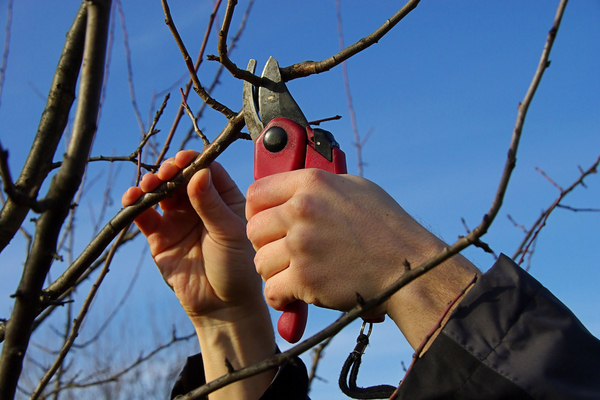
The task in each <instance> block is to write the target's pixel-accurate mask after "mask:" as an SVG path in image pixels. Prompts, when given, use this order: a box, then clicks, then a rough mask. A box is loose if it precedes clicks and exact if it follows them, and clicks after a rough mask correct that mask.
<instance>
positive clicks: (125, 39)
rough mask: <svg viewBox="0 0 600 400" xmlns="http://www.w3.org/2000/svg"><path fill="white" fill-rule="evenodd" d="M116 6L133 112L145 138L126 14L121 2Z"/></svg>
mask: <svg viewBox="0 0 600 400" xmlns="http://www.w3.org/2000/svg"><path fill="white" fill-rule="evenodd" d="M115 5H116V6H117V12H118V13H119V20H120V21H121V32H122V33H123V46H124V47H125V56H126V57H125V59H126V60H127V83H128V85H129V95H130V96H131V105H132V106H133V112H134V113H135V118H136V119H137V123H138V125H139V127H140V132H141V134H142V136H143V135H144V134H145V132H146V127H145V126H144V121H142V114H141V113H140V109H139V107H138V105H137V101H136V99H135V87H134V85H133V67H132V63H131V49H130V48H129V35H128V34H127V27H126V26H125V13H123V6H122V5H121V0H115Z"/></svg>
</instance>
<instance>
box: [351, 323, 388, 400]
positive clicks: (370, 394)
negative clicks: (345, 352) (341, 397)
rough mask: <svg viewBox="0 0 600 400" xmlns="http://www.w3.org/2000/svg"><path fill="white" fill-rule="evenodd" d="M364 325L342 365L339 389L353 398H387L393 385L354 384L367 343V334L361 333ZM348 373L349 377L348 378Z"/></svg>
mask: <svg viewBox="0 0 600 400" xmlns="http://www.w3.org/2000/svg"><path fill="white" fill-rule="evenodd" d="M364 327H365V325H364V324H363V326H362V328H361V330H360V334H359V335H358V338H357V339H356V346H355V347H354V351H353V352H352V353H350V355H349V356H348V358H347V359H346V362H345V363H344V366H343V367H342V372H341V373H340V379H339V385H340V389H341V390H342V392H344V394H345V395H346V396H348V397H352V398H353V399H389V398H390V396H391V395H392V394H393V393H394V392H395V391H396V387H395V386H391V385H378V386H371V387H368V388H361V387H358V386H356V379H357V378H358V369H359V368H360V363H361V359H362V355H363V353H364V352H365V349H366V348H367V346H368V345H369V336H368V335H365V334H364V333H363V331H364ZM370 333H371V330H370V329H369V334H370ZM348 374H350V379H348Z"/></svg>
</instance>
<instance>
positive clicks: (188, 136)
mask: <svg viewBox="0 0 600 400" xmlns="http://www.w3.org/2000/svg"><path fill="white" fill-rule="evenodd" d="M253 4H254V0H250V1H249V2H248V5H247V6H246V10H245V11H244V15H243V17H242V21H241V22H240V26H239V27H238V30H237V32H236V33H235V35H234V36H233V37H232V38H231V41H230V42H229V52H228V54H231V53H232V52H233V50H234V49H235V48H236V46H237V43H238V40H239V39H240V37H241V36H242V33H243V32H244V29H245V28H246V23H247V21H248V17H249V16H250V11H251V10H252V6H253ZM214 14H216V8H215V12H214ZM214 14H213V15H214ZM224 68H225V67H223V64H219V68H217V72H215V76H214V78H213V81H212V83H211V84H210V86H209V87H208V90H207V91H208V93H212V91H213V90H214V88H215V87H216V86H217V84H218V83H219V79H220V77H221V74H222V72H223V70H224ZM205 109H206V103H202V105H201V106H200V109H199V110H198V112H197V113H196V119H200V118H201V117H202V114H203V113H204V110H205ZM248 136H249V135H248ZM195 137H196V135H195V132H194V128H193V127H192V128H190V129H189V130H188V133H187V134H186V135H185V138H184V139H183V140H182V141H181V144H180V145H179V150H183V149H184V148H185V146H186V145H187V143H188V142H189V141H190V140H191V139H192V138H195Z"/></svg>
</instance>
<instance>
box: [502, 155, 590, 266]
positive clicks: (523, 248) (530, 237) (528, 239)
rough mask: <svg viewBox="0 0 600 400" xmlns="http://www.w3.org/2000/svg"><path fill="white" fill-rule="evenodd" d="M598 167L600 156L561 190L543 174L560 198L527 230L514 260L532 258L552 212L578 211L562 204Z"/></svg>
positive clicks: (520, 262) (519, 262)
mask: <svg viewBox="0 0 600 400" xmlns="http://www.w3.org/2000/svg"><path fill="white" fill-rule="evenodd" d="M598 165H600V155H599V156H598V158H597V159H596V161H595V162H594V163H593V164H592V165H591V166H590V167H589V168H588V169H587V170H585V171H584V170H580V173H581V174H580V176H579V178H578V179H577V180H576V181H575V182H573V183H572V184H571V185H570V186H569V187H568V188H566V189H563V188H561V187H560V185H558V184H557V183H556V182H554V181H553V180H552V179H550V178H549V177H548V176H547V175H546V174H545V173H544V174H543V175H544V177H546V179H548V181H550V183H552V185H553V186H554V187H556V188H558V190H559V191H560V194H559V196H558V198H557V199H556V200H554V202H553V203H552V204H551V205H550V206H549V207H548V208H547V209H546V210H544V211H543V212H542V214H541V215H540V216H539V218H538V219H537V220H536V221H535V223H534V224H533V225H532V227H531V228H530V229H529V230H526V232H525V233H526V234H525V238H523V240H522V241H521V244H520V245H519V247H518V248H517V250H516V251H515V253H514V254H513V256H512V258H513V259H514V260H516V259H517V258H518V257H519V256H520V258H519V261H518V264H522V263H523V261H524V260H525V255H526V254H530V256H531V254H532V251H531V250H530V247H531V246H532V245H533V243H535V241H536V239H537V237H538V236H539V234H540V232H541V230H542V229H543V228H544V227H545V226H546V222H547V221H548V218H549V217H550V214H552V212H553V211H554V210H555V209H556V208H557V207H562V208H567V209H571V210H577V209H573V208H572V207H568V206H561V205H560V202H561V201H562V200H563V199H564V198H565V197H566V196H567V195H568V194H569V193H571V192H572V191H573V190H574V189H575V188H576V187H577V186H579V185H584V183H583V180H584V178H586V177H587V176H589V175H591V174H595V173H596V172H598ZM587 211H594V209H587ZM526 270H529V265H528V266H527V268H526Z"/></svg>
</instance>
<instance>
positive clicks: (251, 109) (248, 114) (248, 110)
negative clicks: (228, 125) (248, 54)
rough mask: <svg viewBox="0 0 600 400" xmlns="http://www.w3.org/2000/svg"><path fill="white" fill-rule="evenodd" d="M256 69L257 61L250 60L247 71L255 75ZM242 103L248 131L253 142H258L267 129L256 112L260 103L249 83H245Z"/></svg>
mask: <svg viewBox="0 0 600 400" xmlns="http://www.w3.org/2000/svg"><path fill="white" fill-rule="evenodd" d="M255 69H256V60H250V61H249V62H248V68H246V70H247V71H249V72H251V73H254V70H255ZM242 101H243V104H244V121H245V122H246V126H247V127H248V131H249V132H250V136H251V137H252V140H253V141H255V142H256V139H257V138H258V136H259V135H260V133H261V132H262V130H263V129H264V128H265V127H264V125H263V123H262V122H261V120H260V118H259V117H258V113H257V112H256V106H257V104H258V102H257V101H256V96H255V89H254V86H252V84H251V83H250V82H248V81H244V88H243V91H242Z"/></svg>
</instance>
